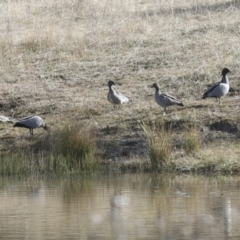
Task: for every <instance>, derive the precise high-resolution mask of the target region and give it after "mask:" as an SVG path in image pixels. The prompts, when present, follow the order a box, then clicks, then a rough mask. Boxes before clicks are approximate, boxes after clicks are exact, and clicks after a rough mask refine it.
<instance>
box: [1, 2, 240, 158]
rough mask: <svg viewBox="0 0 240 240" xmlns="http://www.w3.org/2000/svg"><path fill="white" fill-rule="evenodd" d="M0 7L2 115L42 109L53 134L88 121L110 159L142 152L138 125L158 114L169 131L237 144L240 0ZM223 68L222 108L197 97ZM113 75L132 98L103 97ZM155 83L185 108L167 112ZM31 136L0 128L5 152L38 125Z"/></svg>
mask: <svg viewBox="0 0 240 240" xmlns="http://www.w3.org/2000/svg"><path fill="white" fill-rule="evenodd" d="M0 6H1V9H2V14H1V16H0V19H1V25H0V27H1V33H0V49H1V50H0V74H1V85H0V106H1V109H2V110H1V113H2V114H4V115H6V116H10V117H13V118H20V117H24V116H28V115H32V114H37V115H41V116H42V117H43V118H44V119H45V120H46V122H47V123H48V125H50V127H51V128H52V129H53V130H57V129H60V128H61V125H62V123H64V122H67V123H71V122H75V121H78V122H79V124H81V123H85V122H89V121H90V122H91V123H93V124H94V125H95V126H96V129H97V130H96V131H97V136H98V137H99V142H100V145H101V146H102V148H103V152H104V157H105V158H106V159H119V158H122V157H124V158H131V157H132V156H133V155H137V154H140V155H142V156H146V151H145V150H144V146H145V142H144V141H143V140H142V139H143V138H142V134H143V132H142V128H141V121H148V120H153V121H154V120H155V119H162V120H163V121H166V122H173V123H175V124H176V127H175V128H174V131H176V132H175V133H174V134H178V133H182V130H183V128H181V126H182V124H183V123H186V124H190V125H192V124H193V125H194V126H196V127H197V128H198V129H199V130H200V131H199V137H200V138H201V140H202V142H203V143H204V145H205V146H206V147H207V146H208V145H209V143H212V142H214V141H218V142H221V143H222V142H227V144H225V146H226V148H229V146H231V144H232V142H235V141H238V137H237V134H236V133H237V131H238V123H239V120H240V108H239V104H238V100H239V92H240V85H239V80H240V76H239V71H240V70H239V69H240V63H239V62H238V61H237V59H239V55H240V44H239V35H240V20H239V14H240V3H239V1H236V0H228V1H227V0H221V1H216V0H211V1H207V0H199V1H195V0H190V1H186V0H183V1H170V2H169V1H165V0H160V1H155V0H151V1H135V0H133V1H129V0H127V1H120V0H114V1H110V2H109V1H94V2H90V1H77V0H76V1H75V0H73V1H70V0H64V1H57V0H51V1H46V0H42V1H36V0H32V1H2V2H1V3H0ZM223 67H228V68H229V69H230V70H231V74H229V79H230V84H231V89H230V92H229V94H228V96H227V97H225V98H223V99H222V101H221V106H219V105H218V104H217V103H216V102H215V101H214V100H213V99H206V100H203V101H202V100H200V98H201V95H202V93H203V92H204V91H205V89H206V88H207V87H208V85H209V84H211V83H213V82H216V81H217V80H218V79H219V78H220V73H221V69H222V68H223ZM110 79H112V80H114V81H115V82H116V83H117V84H119V85H120V86H118V89H120V90H121V91H122V93H124V94H125V95H126V96H128V97H129V98H130V99H132V100H133V102H132V103H130V104H128V105H125V106H122V107H121V108H119V109H117V110H113V109H112V106H111V105H110V104H109V103H108V102H107V100H106V94H107V91H108V89H107V86H106V84H107V81H108V80H110ZM154 82H157V83H159V85H160V88H161V90H162V91H163V92H167V93H169V94H171V95H174V96H176V97H178V98H180V99H182V100H183V102H184V104H185V107H184V108H183V109H179V108H177V107H171V108H170V112H169V113H168V114H167V115H166V116H163V115H162V109H160V108H159V107H158V106H157V105H156V104H155V103H154V101H153V97H152V95H153V91H152V89H150V88H149V87H148V86H149V85H150V84H152V83H154ZM231 129H235V130H233V131H232V130H231ZM27 135H28V134H27V132H26V131H25V130H22V129H12V128H11V126H9V125H2V126H1V129H0V138H1V140H2V141H1V149H4V150H6V151H8V149H9V146H10V147H11V146H14V147H16V148H17V147H20V146H21V148H28V149H30V150H31V146H32V142H34V141H35V140H36V139H35V138H38V137H39V138H41V137H42V133H41V131H40V130H39V131H37V136H35V137H34V138H33V139H31V138H28V137H27ZM21 136H22V138H23V139H24V140H23V141H19V138H21ZM20 143H21V144H20ZM133 143H134V144H133ZM209 146H210V145H209ZM234 149H235V148H234ZM223 154H224V153H223Z"/></svg>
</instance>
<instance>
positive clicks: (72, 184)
mask: <svg viewBox="0 0 240 240" xmlns="http://www.w3.org/2000/svg"><path fill="white" fill-rule="evenodd" d="M0 239H31V240H33V239H94V240H95V239H104V240H105V239H117V240H125V239H151V240H153V239H167V240H170V239H174V240H176V239H194V240H196V239H205V240H206V239H240V177H224V176H217V177H206V176H165V175H150V174H124V175H116V176H97V177H92V178H72V179H71V178H68V179H60V180H59V179H58V180H39V179H33V178H29V179H25V180H17V179H9V178H0Z"/></svg>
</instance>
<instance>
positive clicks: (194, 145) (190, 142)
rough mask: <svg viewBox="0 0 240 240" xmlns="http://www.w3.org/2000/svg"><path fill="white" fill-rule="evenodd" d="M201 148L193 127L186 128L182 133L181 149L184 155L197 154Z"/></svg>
mask: <svg viewBox="0 0 240 240" xmlns="http://www.w3.org/2000/svg"><path fill="white" fill-rule="evenodd" d="M200 148H201V141H200V138H199V135H198V132H197V129H196V128H194V127H191V128H186V129H185V131H184V133H183V149H184V151H185V152H186V154H193V153H196V152H199V150H200Z"/></svg>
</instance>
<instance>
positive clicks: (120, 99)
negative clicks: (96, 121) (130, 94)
mask: <svg viewBox="0 0 240 240" xmlns="http://www.w3.org/2000/svg"><path fill="white" fill-rule="evenodd" d="M113 85H116V84H115V83H114V82H113V81H112V80H110V81H109V82H108V87H109V92H108V95H107V99H108V101H109V102H110V103H112V104H113V106H114V108H115V105H119V104H123V103H127V102H129V99H128V98H127V97H126V96H124V95H123V94H122V93H117V92H116V91H115V89H114V88H113V87H112V86H113Z"/></svg>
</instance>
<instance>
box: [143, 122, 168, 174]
mask: <svg viewBox="0 0 240 240" xmlns="http://www.w3.org/2000/svg"><path fill="white" fill-rule="evenodd" d="M142 129H143V131H144V134H145V137H146V142H147V151H148V154H149V158H150V162H151V165H152V168H153V169H154V170H157V171H159V170H160V171H161V170H163V169H164V168H166V167H167V166H168V165H169V163H170V158H171V153H172V146H171V145H172V135H173V134H172V131H171V128H168V129H167V128H166V127H165V126H164V125H163V124H159V123H156V122H155V123H153V124H152V125H151V126H149V125H147V124H145V123H143V124H142Z"/></svg>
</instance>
